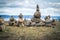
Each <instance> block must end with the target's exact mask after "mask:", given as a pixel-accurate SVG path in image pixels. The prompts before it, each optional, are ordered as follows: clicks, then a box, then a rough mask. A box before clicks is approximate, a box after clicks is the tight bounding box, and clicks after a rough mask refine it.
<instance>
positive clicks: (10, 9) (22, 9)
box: [0, 0, 60, 16]
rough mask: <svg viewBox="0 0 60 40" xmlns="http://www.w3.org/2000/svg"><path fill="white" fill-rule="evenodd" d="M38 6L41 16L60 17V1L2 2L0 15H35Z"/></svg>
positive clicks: (0, 3) (1, 0) (22, 0)
mask: <svg viewBox="0 0 60 40" xmlns="http://www.w3.org/2000/svg"><path fill="white" fill-rule="evenodd" d="M37 4H38V5H39V8H40V12H41V15H45V16H46V15H51V16H60V0H0V15H19V14H20V13H22V14H23V15H33V14H34V12H35V11H36V5H37Z"/></svg>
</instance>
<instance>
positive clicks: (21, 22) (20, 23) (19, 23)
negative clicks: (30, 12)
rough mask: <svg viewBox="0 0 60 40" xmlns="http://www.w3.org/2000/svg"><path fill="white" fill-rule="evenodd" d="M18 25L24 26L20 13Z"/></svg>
mask: <svg viewBox="0 0 60 40" xmlns="http://www.w3.org/2000/svg"><path fill="white" fill-rule="evenodd" d="M18 26H24V20H23V15H22V13H20V15H19V19H18Z"/></svg>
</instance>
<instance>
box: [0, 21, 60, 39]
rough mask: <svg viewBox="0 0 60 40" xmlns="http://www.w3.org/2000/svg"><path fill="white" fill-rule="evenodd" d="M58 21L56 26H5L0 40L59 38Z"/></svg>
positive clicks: (0, 34) (59, 27)
mask: <svg viewBox="0 0 60 40" xmlns="http://www.w3.org/2000/svg"><path fill="white" fill-rule="evenodd" d="M59 24H60V22H57V25H56V27H54V28H53V27H45V26H40V27H15V26H14V27H13V26H5V27H6V28H5V30H4V31H3V32H0V40H60V25H59Z"/></svg>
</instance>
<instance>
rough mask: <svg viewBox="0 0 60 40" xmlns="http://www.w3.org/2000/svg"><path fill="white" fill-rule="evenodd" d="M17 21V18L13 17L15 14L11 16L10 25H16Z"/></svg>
mask: <svg viewBox="0 0 60 40" xmlns="http://www.w3.org/2000/svg"><path fill="white" fill-rule="evenodd" d="M16 23H17V22H16V20H15V19H14V18H13V16H11V18H10V20H9V25H10V26H13V25H15V24H16Z"/></svg>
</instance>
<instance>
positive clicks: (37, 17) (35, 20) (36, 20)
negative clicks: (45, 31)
mask: <svg viewBox="0 0 60 40" xmlns="http://www.w3.org/2000/svg"><path fill="white" fill-rule="evenodd" d="M40 18H41V13H40V10H39V6H38V5H37V7H36V12H35V13H34V16H33V18H32V19H31V25H42V24H43V23H42V20H41V19H40ZM41 23H42V24H41Z"/></svg>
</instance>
